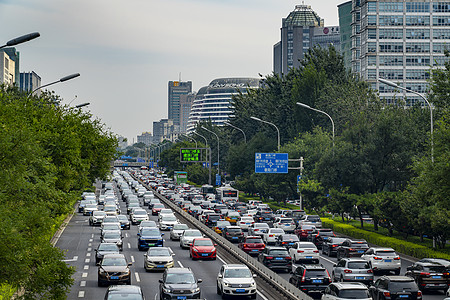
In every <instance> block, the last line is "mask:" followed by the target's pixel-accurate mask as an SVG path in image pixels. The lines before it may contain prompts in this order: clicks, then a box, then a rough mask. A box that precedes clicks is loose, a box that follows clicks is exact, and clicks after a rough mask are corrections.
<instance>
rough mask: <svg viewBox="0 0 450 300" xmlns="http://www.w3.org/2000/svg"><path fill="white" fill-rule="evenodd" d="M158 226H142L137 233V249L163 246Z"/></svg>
mask: <svg viewBox="0 0 450 300" xmlns="http://www.w3.org/2000/svg"><path fill="white" fill-rule="evenodd" d="M163 235H164V233H161V232H160V231H159V229H158V228H148V227H144V228H142V229H141V231H140V232H139V233H138V249H139V251H142V250H146V249H148V248H150V247H163V246H164V240H163V238H162V236H163Z"/></svg>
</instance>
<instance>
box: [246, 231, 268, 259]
mask: <svg viewBox="0 0 450 300" xmlns="http://www.w3.org/2000/svg"><path fill="white" fill-rule="evenodd" d="M265 247H266V245H265V244H264V243H263V241H262V239H261V237H259V236H257V235H256V236H251V235H250V236H247V237H246V238H245V239H244V241H242V243H240V244H239V248H241V249H242V251H244V252H245V253H247V254H248V255H259V253H261V252H262V251H263V250H264V248H265Z"/></svg>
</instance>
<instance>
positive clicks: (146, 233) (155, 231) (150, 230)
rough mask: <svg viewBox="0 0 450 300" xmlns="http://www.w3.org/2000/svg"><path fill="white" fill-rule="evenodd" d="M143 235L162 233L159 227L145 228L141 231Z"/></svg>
mask: <svg viewBox="0 0 450 300" xmlns="http://www.w3.org/2000/svg"><path fill="white" fill-rule="evenodd" d="M141 235H142V236H156V235H161V233H160V232H159V229H143V230H142V231H141Z"/></svg>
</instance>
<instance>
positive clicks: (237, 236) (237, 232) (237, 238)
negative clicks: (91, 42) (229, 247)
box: [222, 226, 244, 243]
mask: <svg viewBox="0 0 450 300" xmlns="http://www.w3.org/2000/svg"><path fill="white" fill-rule="evenodd" d="M222 236H223V237H224V238H226V239H227V240H228V241H230V242H234V243H240V242H242V241H243V240H244V232H242V228H241V227H239V226H226V227H225V228H224V229H223V230H222Z"/></svg>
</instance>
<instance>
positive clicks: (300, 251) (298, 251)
mask: <svg viewBox="0 0 450 300" xmlns="http://www.w3.org/2000/svg"><path fill="white" fill-rule="evenodd" d="M303 252H305V251H303V250H297V253H303Z"/></svg>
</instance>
